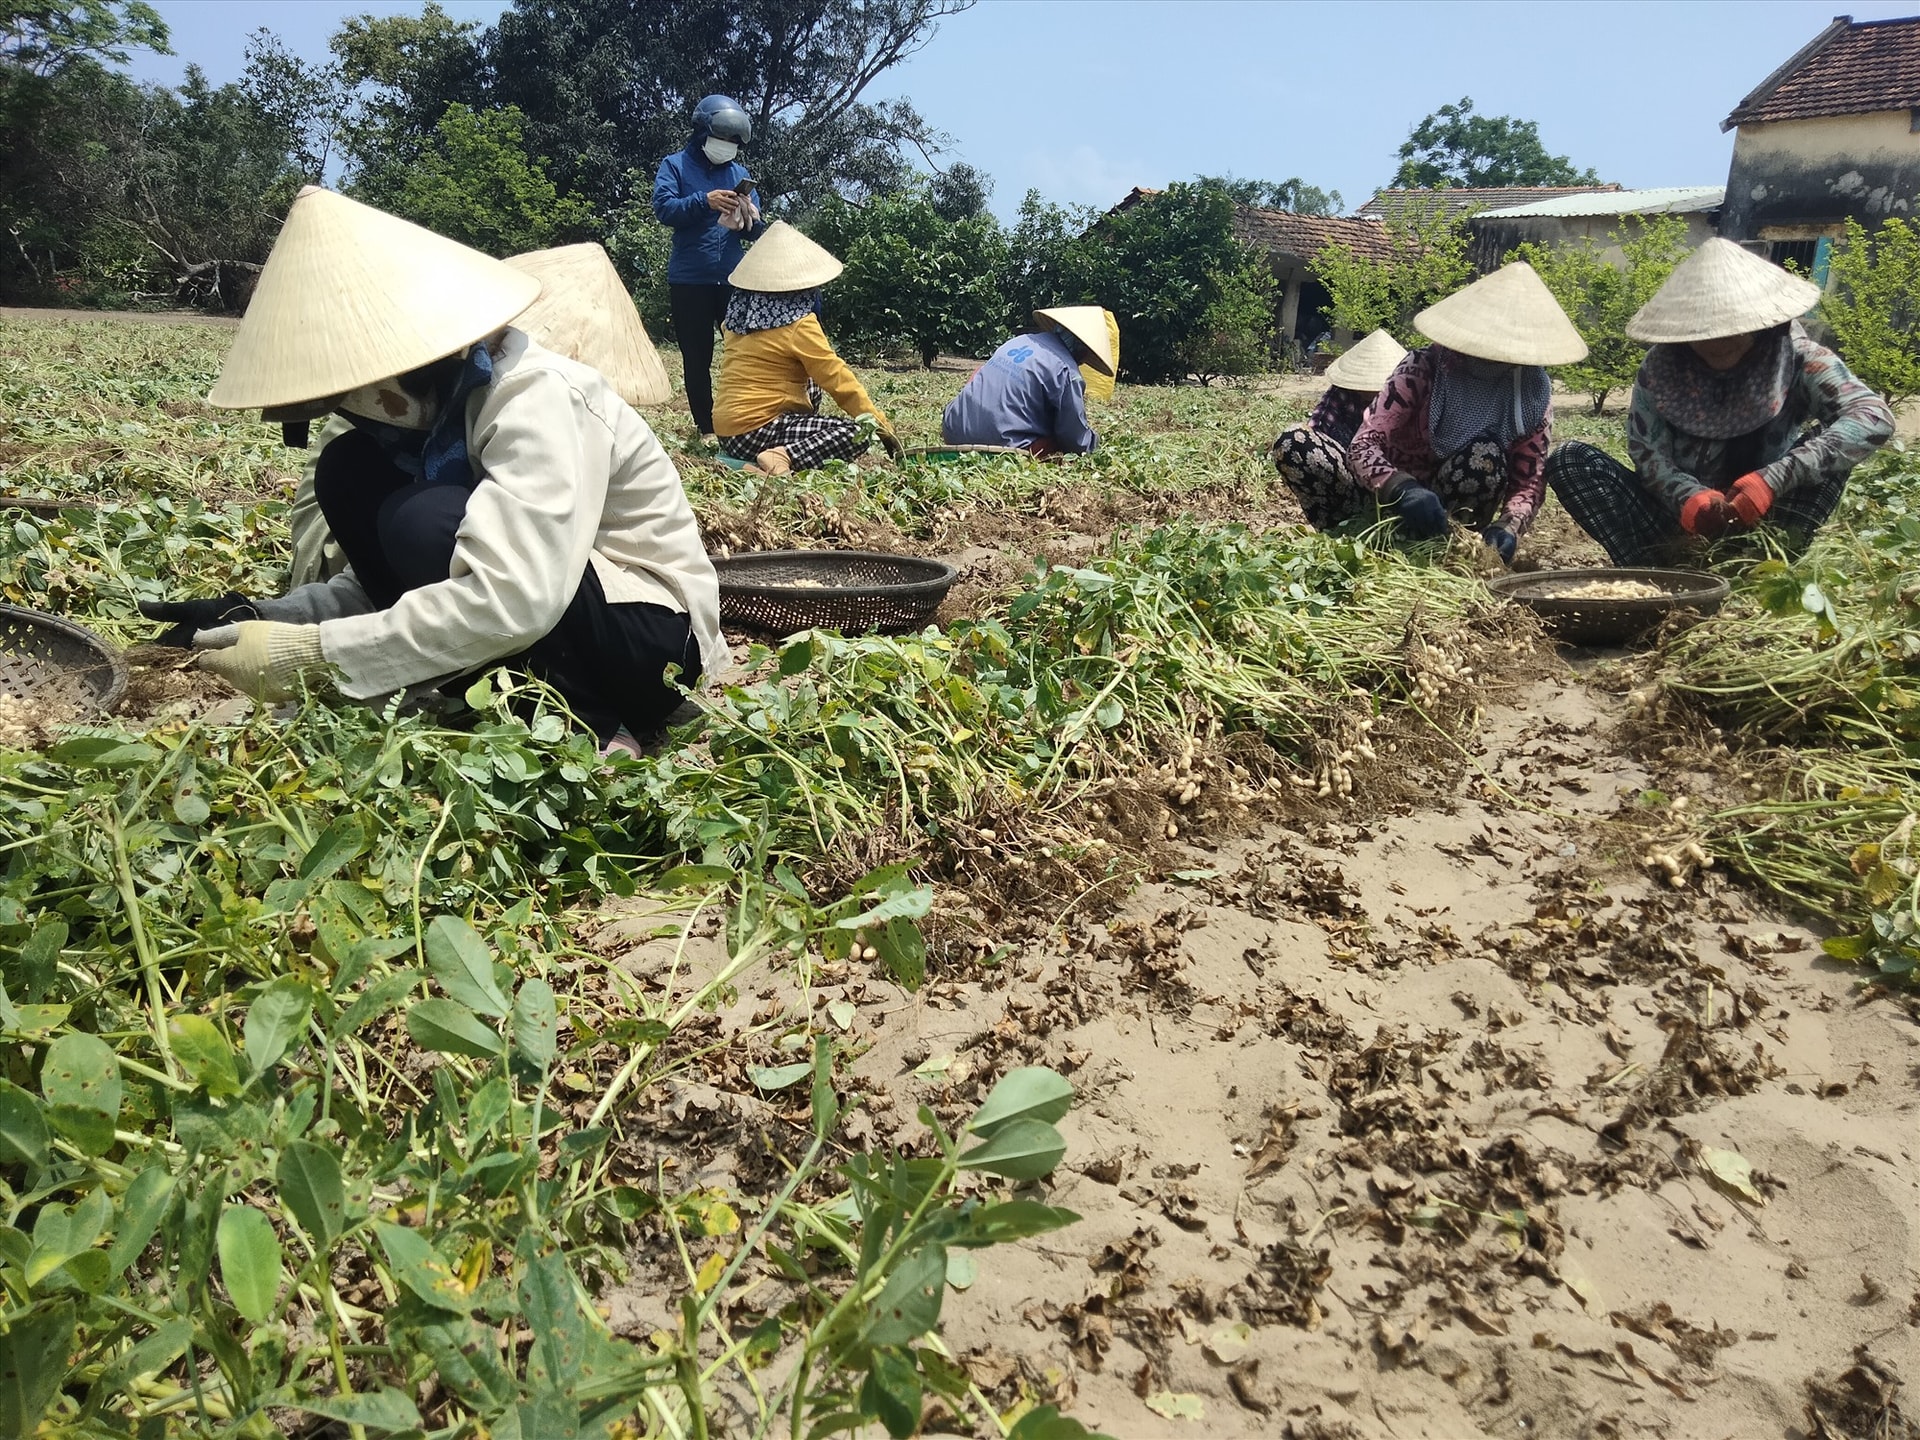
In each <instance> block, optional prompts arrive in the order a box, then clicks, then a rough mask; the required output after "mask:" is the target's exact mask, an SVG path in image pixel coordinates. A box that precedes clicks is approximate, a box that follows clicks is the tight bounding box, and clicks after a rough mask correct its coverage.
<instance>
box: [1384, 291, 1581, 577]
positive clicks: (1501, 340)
mask: <svg viewBox="0 0 1920 1440" xmlns="http://www.w3.org/2000/svg"><path fill="white" fill-rule="evenodd" d="M1413 323H1414V326H1415V328H1416V329H1418V330H1419V331H1420V333H1421V334H1422V335H1425V336H1426V337H1427V338H1428V339H1429V340H1431V341H1433V342H1434V343H1433V344H1431V345H1429V346H1426V347H1425V348H1424V349H1420V350H1415V351H1413V352H1411V353H1410V354H1409V355H1408V356H1407V358H1406V359H1405V360H1402V361H1401V362H1400V364H1399V365H1398V366H1397V367H1396V368H1395V369H1394V372H1393V374H1392V375H1390V376H1389V377H1388V378H1387V383H1386V384H1385V385H1384V386H1382V387H1381V390H1380V394H1379V395H1378V396H1377V397H1375V399H1374V402H1373V404H1371V405H1370V406H1368V407H1367V414H1366V418H1365V419H1363V420H1362V421H1361V422H1360V428H1359V430H1358V431H1356V432H1355V434H1354V437H1353V445H1352V446H1351V447H1350V448H1349V450H1348V452H1347V464H1348V466H1349V468H1351V469H1352V471H1353V478H1354V480H1355V482H1356V483H1357V485H1358V486H1359V488H1360V490H1361V491H1362V492H1363V493H1364V495H1365V497H1366V498H1368V499H1373V500H1377V501H1378V502H1379V503H1380V505H1382V506H1383V507H1385V508H1386V509H1387V510H1388V512H1389V513H1391V514H1392V515H1393V516H1394V518H1395V519H1396V520H1397V521H1398V522H1399V527H1400V530H1401V531H1402V533H1404V534H1406V535H1408V536H1410V537H1411V538H1413V539H1416V540H1433V539H1438V538H1440V537H1441V536H1443V535H1446V534H1447V533H1448V531H1449V530H1450V529H1451V528H1452V525H1453V522H1454V521H1455V520H1459V521H1460V522H1461V523H1463V524H1465V525H1467V526H1468V527H1469V528H1471V529H1473V530H1475V531H1477V532H1478V533H1479V535H1480V538H1481V539H1482V540H1484V541H1485V542H1486V543H1487V544H1488V545H1490V546H1491V547H1492V548H1493V549H1494V550H1495V551H1497V552H1498V554H1499V556H1500V558H1501V560H1502V561H1504V562H1506V563H1507V564H1512V563H1513V552H1514V547H1515V546H1516V545H1517V544H1518V543H1519V540H1520V537H1521V536H1522V535H1524V534H1525V533H1526V531H1527V527H1528V526H1529V525H1531V524H1532V523H1533V517H1534V514H1535V512H1536V511H1537V510H1538V509H1539V508H1540V501H1541V499H1542V497H1543V496H1544V495H1545V493H1546V482H1545V479H1544V476H1543V467H1544V465H1545V463H1546V458H1547V439H1548V436H1549V435H1550V434H1551V432H1552V428H1553V405H1552V396H1553V386H1552V382H1551V381H1550V380H1549V379H1548V378H1547V372H1546V370H1545V368H1544V367H1545V366H1548V365H1566V364H1570V363H1572V362H1573V361H1576V360H1580V359H1582V358H1584V357H1585V355H1586V353H1587V344H1586V342H1585V341H1584V340H1582V339H1581V338H1580V332H1579V331H1578V330H1576V329H1574V328H1573V322H1572V321H1571V320H1569V319H1567V316H1566V312H1565V311H1563V310H1561V308H1560V306H1559V304H1558V302H1556V301H1555V300H1554V298H1553V295H1552V292H1550V291H1549V290H1548V289H1547V287H1546V285H1545V283H1544V282H1542V280H1541V279H1540V277H1539V276H1538V275H1536V274H1534V272H1533V268H1532V267H1531V266H1529V265H1527V264H1525V263H1523V262H1519V261H1516V262H1514V263H1513V264H1511V265H1506V266H1502V267H1501V268H1500V269H1498V270H1496V271H1494V272H1493V274H1491V275H1487V276H1483V277H1482V278H1481V279H1479V280H1476V281H1474V282H1473V283H1472V284H1471V285H1469V286H1467V287H1466V288H1465V289H1463V290H1457V291H1455V292H1454V293H1453V294H1451V295H1449V296H1448V297H1447V298H1446V299H1444V300H1442V301H1439V302H1438V303H1437V304H1434V305H1430V306H1428V307H1427V308H1426V309H1425V310H1422V311H1421V312H1420V313H1419V314H1418V315H1416V316H1414V317H1413ZM1355 508H1356V509H1357V508H1360V507H1358V506H1356V507H1355Z"/></svg>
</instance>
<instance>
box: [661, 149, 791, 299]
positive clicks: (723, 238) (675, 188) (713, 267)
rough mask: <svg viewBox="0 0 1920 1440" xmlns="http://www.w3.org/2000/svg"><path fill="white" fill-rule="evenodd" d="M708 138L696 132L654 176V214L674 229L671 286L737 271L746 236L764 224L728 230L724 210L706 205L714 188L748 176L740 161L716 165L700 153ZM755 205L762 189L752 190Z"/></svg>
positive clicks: (707, 281)
mask: <svg viewBox="0 0 1920 1440" xmlns="http://www.w3.org/2000/svg"><path fill="white" fill-rule="evenodd" d="M702 139H704V137H696V138H695V139H694V140H693V141H692V142H691V143H689V144H688V146H687V148H686V149H684V150H677V151H675V152H674V153H673V154H671V155H669V156H667V158H666V159H664V160H662V161H661V162H660V170H659V173H658V174H656V175H655V176H654V177H653V214H654V218H655V219H657V220H658V221H659V222H660V223H661V224H662V225H665V226H666V227H667V228H668V229H669V230H671V231H673V252H672V254H671V255H670V256H669V257H668V260H667V283H668V284H669V285H718V284H720V283H722V282H723V281H725V280H726V278H727V277H728V276H729V275H731V274H732V273H733V267H734V266H736V265H738V264H739V263H740V257H741V255H743V254H744V253H745V252H746V246H747V241H748V240H750V239H752V238H753V237H754V236H756V235H758V234H759V233H760V232H761V230H762V229H764V228H765V227H764V226H760V225H756V226H754V227H753V228H752V229H751V230H729V229H728V228H727V227H726V226H724V225H722V224H721V223H720V212H719V211H718V210H715V209H714V208H713V207H712V206H711V205H709V204H707V192H708V191H709V190H731V189H732V188H733V187H734V186H736V185H738V184H739V183H740V182H741V181H742V180H744V179H746V178H747V167H746V166H744V165H742V164H741V163H740V162H739V161H738V160H729V161H728V162H727V163H726V164H724V165H715V164H713V163H712V162H711V161H709V160H708V159H707V157H706V156H705V155H703V154H701V153H700V145H701V142H702ZM752 198H753V202H754V204H756V205H758V204H759V203H760V194H759V192H758V191H754V192H752Z"/></svg>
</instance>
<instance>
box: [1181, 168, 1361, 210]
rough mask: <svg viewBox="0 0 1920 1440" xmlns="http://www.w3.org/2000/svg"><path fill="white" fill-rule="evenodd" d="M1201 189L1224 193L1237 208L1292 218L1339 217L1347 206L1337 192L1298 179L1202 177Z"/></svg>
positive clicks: (1228, 176) (1295, 177)
mask: <svg viewBox="0 0 1920 1440" xmlns="http://www.w3.org/2000/svg"><path fill="white" fill-rule="evenodd" d="M1199 183H1200V184H1202V185H1211V186H1214V187H1216V188H1217V189H1220V190H1224V191H1226V193H1227V194H1228V195H1230V196H1232V197H1233V199H1234V201H1235V202H1236V203H1237V204H1241V205H1252V206H1254V207H1256V208H1257V209H1261V210H1290V211H1292V212H1293V213H1294V214H1295V215H1338V214H1339V213H1340V210H1341V207H1342V206H1344V205H1345V204H1346V202H1345V201H1344V200H1342V199H1341V198H1340V192H1339V191H1338V190H1322V189H1321V188H1320V187H1319V186H1318V185H1309V184H1307V182H1306V181H1304V180H1302V179H1301V178H1300V177H1299V176H1297V175H1296V176H1294V177H1293V178H1291V179H1288V180H1280V181H1273V180H1241V179H1239V178H1237V177H1235V176H1232V175H1202V176H1200V177H1199Z"/></svg>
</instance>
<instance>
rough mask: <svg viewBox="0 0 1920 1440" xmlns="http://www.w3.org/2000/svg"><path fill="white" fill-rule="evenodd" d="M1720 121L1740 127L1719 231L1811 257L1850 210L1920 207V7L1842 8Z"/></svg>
mask: <svg viewBox="0 0 1920 1440" xmlns="http://www.w3.org/2000/svg"><path fill="white" fill-rule="evenodd" d="M1721 128H1722V129H1726V130H1733V131H1735V132H1736V134H1735V138H1734V146H1733V164H1732V167H1731V168H1730V169H1729V170H1728V172H1727V198H1726V203H1725V206H1724V208H1723V209H1722V211H1721V216H1720V233H1721V234H1723V235H1725V236H1727V237H1728V238H1729V239H1732V240H1739V241H1741V242H1743V243H1747V244H1752V245H1754V246H1755V247H1756V248H1760V247H1761V246H1762V245H1764V247H1765V248H1766V250H1767V251H1768V252H1769V253H1770V254H1771V255H1772V257H1773V258H1774V259H1787V258H1793V259H1797V260H1801V261H1803V262H1808V261H1812V260H1813V258H1814V257H1813V252H1814V251H1815V250H1816V248H1817V246H1818V242H1820V241H1821V240H1823V239H1830V238H1831V237H1833V236H1835V235H1838V234H1840V233H1841V231H1842V229H1843V227H1844V222H1845V221H1846V220H1847V219H1849V218H1852V219H1855V220H1858V221H1860V222H1861V223H1862V224H1865V225H1869V226H1872V225H1877V224H1879V223H1880V222H1881V221H1882V220H1884V219H1885V218H1886V217H1888V216H1890V215H1900V216H1912V215H1914V214H1916V213H1920V16H1910V17H1908V18H1905V19H1900V20H1874V21H1868V22H1865V23H1862V24H1856V23H1854V21H1853V19H1852V17H1851V16H1847V15H1840V16H1836V17H1835V18H1834V20H1833V22H1832V23H1831V24H1829V25H1828V26H1827V28H1826V29H1824V30H1822V31H1821V32H1820V33H1819V34H1818V35H1816V36H1815V37H1814V38H1813V39H1812V40H1811V41H1810V42H1809V43H1808V44H1806V45H1805V46H1803V47H1802V48H1801V49H1800V50H1799V51H1798V52H1797V53H1796V54H1794V55H1792V56H1791V57H1789V58H1788V60H1787V61H1786V63H1785V64H1783V65H1781V66H1780V68H1779V69H1777V70H1775V71H1774V72H1773V73H1772V74H1771V75H1769V76H1767V78H1766V79H1765V80H1763V81H1761V82H1760V84H1759V85H1758V86H1756V87H1755V88H1754V89H1753V90H1752V91H1751V92H1750V93H1749V94H1748V95H1747V96H1746V98H1744V99H1743V100H1741V101H1740V103H1739V104H1738V105H1736V106H1734V108H1733V113H1732V114H1730V115H1728V116H1727V118H1726V120H1725V122H1724V123H1723V124H1722V127H1721ZM1803 252H1805V253H1803Z"/></svg>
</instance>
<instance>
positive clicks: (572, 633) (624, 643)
mask: <svg viewBox="0 0 1920 1440" xmlns="http://www.w3.org/2000/svg"><path fill="white" fill-rule="evenodd" d="M313 488H314V494H315V496H316V497H317V498H318V500H319V502H320V511H321V513H322V514H324V515H325V516H326V517H327V526H328V528H329V529H331V530H332V531H333V535H334V538H335V539H336V540H338V541H339V542H340V548H341V550H342V551H343V552H344V553H345V554H346V557H347V563H348V564H350V565H351V566H352V567H353V573H354V576H355V578H357V579H358V580H359V581H360V587H361V589H363V590H365V591H366V592H367V597H368V598H369V599H370V600H372V601H373V603H374V604H375V605H377V606H378V607H379V608H381V609H382V610H384V609H386V608H387V607H388V606H390V605H392V604H393V603H394V601H396V600H398V599H399V598H400V597H401V596H402V595H404V594H405V593H406V592H407V591H409V590H418V589H420V588H421V587H423V586H426V585H434V584H438V583H439V582H440V581H442V580H445V579H446V578H447V577H448V575H449V573H450V572H451V570H452V568H453V545H454V539H455V537H456V536H457V535H458V534H459V532H460V522H461V520H462V519H463V518H464V517H465V515H466V513H467V496H468V494H469V492H468V491H467V490H465V489H464V488H462V487H461V486H458V485H425V484H422V483H420V482H419V481H417V480H414V479H412V478H411V477H410V476H408V475H407V474H405V473H404V472H403V471H401V470H400V469H398V468H397V467H396V466H395V465H394V464H393V463H392V462H391V461H389V460H388V459H387V457H386V456H385V455H384V454H382V453H381V450H380V447H379V446H378V445H377V444H375V443H374V441H373V439H372V438H371V437H370V436H367V435H363V434H360V433H359V432H357V431H356V432H354V433H351V434H347V435H342V436H340V437H339V438H338V439H336V440H334V441H333V442H332V443H330V444H329V445H328V446H327V448H326V449H324V450H322V451H321V452H320V459H319V462H318V464H317V465H316V466H315V469H314V476H313ZM500 663H501V664H505V665H512V666H514V667H516V668H518V669H522V670H525V671H526V672H527V673H528V674H530V675H535V676H538V677H539V678H540V679H542V680H544V681H546V683H547V684H549V685H551V686H553V688H554V689H555V690H557V691H559V692H560V694H561V696H562V697H564V698H565V700H566V702H567V704H568V705H569V706H570V707H571V708H572V710H573V713H574V714H575V715H577V716H578V717H579V718H580V720H581V721H582V722H583V723H584V724H586V725H587V726H588V727H589V728H591V729H592V731H593V733H594V734H595V735H596V736H598V737H599V738H600V740H601V741H602V742H605V741H606V740H608V739H611V738H612V736H613V733H614V731H616V730H618V729H619V728H620V727H621V726H622V725H624V726H626V728H627V729H629V730H631V731H632V732H634V733H635V734H636V735H644V734H648V733H650V732H652V731H655V730H658V729H659V728H660V727H661V724H662V723H663V722H664V721H665V720H666V718H667V716H668V715H670V714H671V713H673V711H674V710H675V709H676V708H677V707H678V706H679V705H680V703H681V700H682V698H683V697H682V696H681V694H680V691H679V690H678V689H677V688H676V687H675V686H673V685H670V684H668V683H667V681H666V679H665V671H666V668H667V666H669V665H677V666H679V667H680V673H679V677H678V679H679V683H680V684H681V685H688V686H691V685H693V684H695V683H696V682H697V681H698V680H699V678H700V646H699V642H698V641H697V640H696V639H695V638H694V635H693V622H692V621H691V620H690V619H689V618H688V617H687V616H685V615H682V614H680V613H678V612H677V611H673V610H669V609H667V608H666V607H665V606H664V605H643V604H633V603H625V604H618V605H616V604H613V603H611V602H609V601H608V599H607V597H606V593H605V591H603V590H602V589H601V588H600V577H599V576H598V575H597V574H595V573H594V569H593V566H592V565H591V564H589V565H588V566H587V568H586V572H585V573H584V574H583V575H581V577H580V588H579V589H578V590H576V591H575V592H574V596H573V600H572V603H570V604H569V605H568V606H567V609H566V613H565V614H563V615H562V616H561V617H560V623H559V624H557V625H555V626H554V627H553V629H552V630H550V631H548V632H547V634H545V635H543V636H541V638H540V639H538V640H536V641H534V642H533V644H532V645H531V646H529V647H528V648H527V649H526V650H524V651H522V652H521V653H520V654H519V655H516V656H513V657H511V658H509V659H505V660H502V661H501V662H500Z"/></svg>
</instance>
